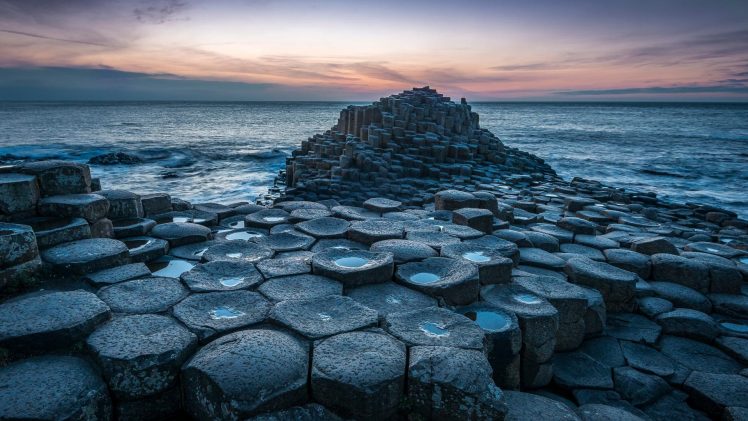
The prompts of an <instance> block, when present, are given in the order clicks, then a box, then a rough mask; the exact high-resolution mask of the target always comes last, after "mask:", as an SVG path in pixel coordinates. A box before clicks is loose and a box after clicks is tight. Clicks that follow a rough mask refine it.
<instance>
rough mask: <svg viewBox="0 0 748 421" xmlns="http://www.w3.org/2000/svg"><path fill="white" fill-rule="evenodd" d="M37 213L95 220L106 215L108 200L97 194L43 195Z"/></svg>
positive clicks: (89, 220)
mask: <svg viewBox="0 0 748 421" xmlns="http://www.w3.org/2000/svg"><path fill="white" fill-rule="evenodd" d="M38 210H39V215H41V216H53V217H57V218H59V217H68V218H84V219H85V220H86V221H88V222H95V221H97V220H99V219H101V218H104V217H106V216H107V213H108V212H109V201H108V200H107V199H106V198H105V197H103V196H101V195H99V194H66V195H60V196H50V197H45V198H43V199H42V200H40V201H39V207H38Z"/></svg>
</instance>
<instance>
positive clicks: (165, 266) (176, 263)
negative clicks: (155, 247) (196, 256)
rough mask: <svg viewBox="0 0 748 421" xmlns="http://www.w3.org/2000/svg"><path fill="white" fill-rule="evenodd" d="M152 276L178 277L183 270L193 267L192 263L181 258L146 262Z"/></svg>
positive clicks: (186, 270)
mask: <svg viewBox="0 0 748 421" xmlns="http://www.w3.org/2000/svg"><path fill="white" fill-rule="evenodd" d="M147 266H148V269H150V270H151V274H152V275H153V276H163V277H166V278H179V276H180V275H182V274H183V273H185V272H188V271H190V270H192V268H194V267H195V264H194V263H190V262H188V261H187V260H182V259H163V258H161V259H157V260H154V261H152V262H150V263H148V264H147Z"/></svg>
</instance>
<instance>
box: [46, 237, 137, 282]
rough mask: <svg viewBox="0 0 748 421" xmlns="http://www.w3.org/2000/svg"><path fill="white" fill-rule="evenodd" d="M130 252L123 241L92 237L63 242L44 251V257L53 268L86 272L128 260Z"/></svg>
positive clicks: (68, 271) (71, 271) (66, 271)
mask: <svg viewBox="0 0 748 421" xmlns="http://www.w3.org/2000/svg"><path fill="white" fill-rule="evenodd" d="M128 257H129V252H128V249H127V246H125V244H124V243H123V242H121V241H118V240H113V239H109V238H91V239H86V240H78V241H73V242H70V243H63V244H60V245H57V246H54V247H52V248H50V249H47V250H45V251H43V252H42V259H43V260H44V261H45V262H46V263H47V264H49V265H50V266H51V267H52V268H53V270H55V271H57V272H64V273H75V274H86V273H91V272H96V271H99V270H102V269H106V268H110V267H113V266H118V265H121V264H124V263H126V262H127V260H128Z"/></svg>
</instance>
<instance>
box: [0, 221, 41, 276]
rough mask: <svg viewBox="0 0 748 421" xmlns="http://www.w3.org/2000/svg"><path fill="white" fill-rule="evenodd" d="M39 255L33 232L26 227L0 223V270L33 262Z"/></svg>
mask: <svg viewBox="0 0 748 421" xmlns="http://www.w3.org/2000/svg"><path fill="white" fill-rule="evenodd" d="M38 255H39V249H38V247H37V245H36V236H35V235H34V231H33V230H32V229H31V227H29V226H28V225H19V224H6V223H2V222H0V256H3V258H2V260H0V268H7V267H11V266H15V265H18V264H21V263H24V262H28V261H30V260H33V259H34V258H35V257H37V256H38Z"/></svg>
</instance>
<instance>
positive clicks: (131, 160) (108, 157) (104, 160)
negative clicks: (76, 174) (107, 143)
mask: <svg viewBox="0 0 748 421" xmlns="http://www.w3.org/2000/svg"><path fill="white" fill-rule="evenodd" d="M141 162H143V160H142V159H140V158H139V157H138V156H137V155H132V154H129V153H125V152H110V153H105V154H101V155H96V156H94V157H91V159H89V160H88V163H89V164H94V165H135V164H140V163H141Z"/></svg>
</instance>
